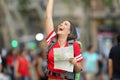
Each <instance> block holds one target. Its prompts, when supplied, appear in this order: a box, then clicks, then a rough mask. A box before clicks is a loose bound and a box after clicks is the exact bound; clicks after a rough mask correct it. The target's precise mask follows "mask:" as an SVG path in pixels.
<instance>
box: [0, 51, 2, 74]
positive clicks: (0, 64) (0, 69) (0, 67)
mask: <svg viewBox="0 0 120 80" xmlns="http://www.w3.org/2000/svg"><path fill="white" fill-rule="evenodd" d="M1 57H2V55H1V49H0V73H1V71H2V58H1Z"/></svg>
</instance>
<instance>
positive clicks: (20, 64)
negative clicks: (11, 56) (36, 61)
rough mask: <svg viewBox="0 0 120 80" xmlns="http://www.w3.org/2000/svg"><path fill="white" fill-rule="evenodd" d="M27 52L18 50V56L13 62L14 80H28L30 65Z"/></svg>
mask: <svg viewBox="0 0 120 80" xmlns="http://www.w3.org/2000/svg"><path fill="white" fill-rule="evenodd" d="M26 54H27V51H26V50H25V49H22V50H20V55H19V56H18V57H17V60H16V62H15V74H14V75H15V78H16V80H19V79H20V80H30V72H29V69H30V63H29V61H28V59H27V55H26Z"/></svg>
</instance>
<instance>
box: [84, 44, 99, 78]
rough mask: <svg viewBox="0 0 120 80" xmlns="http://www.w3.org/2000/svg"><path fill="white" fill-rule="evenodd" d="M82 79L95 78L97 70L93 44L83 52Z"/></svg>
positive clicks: (96, 56) (96, 58)
mask: <svg viewBox="0 0 120 80" xmlns="http://www.w3.org/2000/svg"><path fill="white" fill-rule="evenodd" d="M83 57H84V61H83V71H84V80H95V77H96V74H97V71H98V54H97V53H96V52H95V48H94V46H92V45H90V46H89V47H88V50H87V51H86V52H83Z"/></svg>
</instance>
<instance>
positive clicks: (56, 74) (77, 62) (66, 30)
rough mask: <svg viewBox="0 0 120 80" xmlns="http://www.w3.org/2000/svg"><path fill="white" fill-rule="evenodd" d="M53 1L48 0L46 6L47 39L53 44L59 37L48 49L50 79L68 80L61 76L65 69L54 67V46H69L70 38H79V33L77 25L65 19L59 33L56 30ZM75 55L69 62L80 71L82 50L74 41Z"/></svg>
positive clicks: (59, 27) (59, 26) (48, 74)
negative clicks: (53, 42)
mask: <svg viewBox="0 0 120 80" xmlns="http://www.w3.org/2000/svg"><path fill="white" fill-rule="evenodd" d="M53 2H54V0H48V5H47V8H46V34H47V37H46V41H47V43H48V45H50V44H51V41H52V40H53V39H55V38H56V39H57V41H56V43H55V44H54V45H53V46H52V48H51V49H50V50H49V51H48V73H47V76H48V80H66V78H63V77H61V76H60V74H62V73H65V72H66V71H65V70H60V69H55V68H54V51H53V50H54V48H63V47H68V41H69V40H75V39H76V38H77V33H76V30H75V27H74V26H73V25H72V23H71V22H70V21H63V22H62V23H61V24H60V25H58V28H57V33H55V31H54V25H53V19H52V12H53ZM73 46H74V49H73V50H74V57H73V58H70V59H69V62H70V63H71V64H73V65H74V70H75V71H77V72H79V71H81V69H82V66H81V61H82V59H83V58H82V56H81V50H80V46H79V44H78V43H77V42H76V41H74V42H73Z"/></svg>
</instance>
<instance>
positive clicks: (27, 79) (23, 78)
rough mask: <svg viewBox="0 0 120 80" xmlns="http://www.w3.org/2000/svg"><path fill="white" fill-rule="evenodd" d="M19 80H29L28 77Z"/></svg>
mask: <svg viewBox="0 0 120 80" xmlns="http://www.w3.org/2000/svg"><path fill="white" fill-rule="evenodd" d="M21 80H30V79H29V77H22V79H21Z"/></svg>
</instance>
